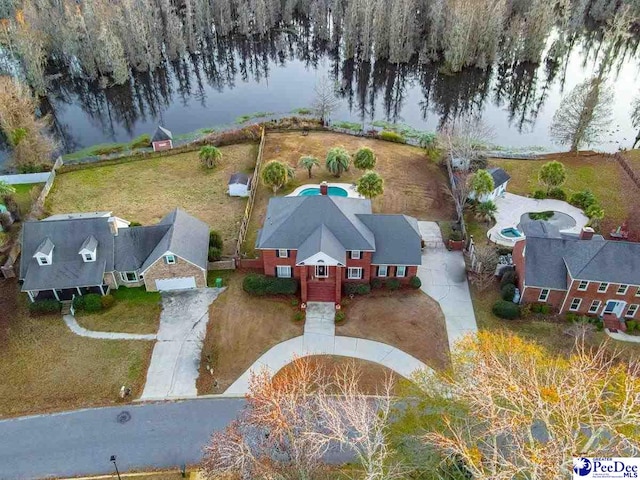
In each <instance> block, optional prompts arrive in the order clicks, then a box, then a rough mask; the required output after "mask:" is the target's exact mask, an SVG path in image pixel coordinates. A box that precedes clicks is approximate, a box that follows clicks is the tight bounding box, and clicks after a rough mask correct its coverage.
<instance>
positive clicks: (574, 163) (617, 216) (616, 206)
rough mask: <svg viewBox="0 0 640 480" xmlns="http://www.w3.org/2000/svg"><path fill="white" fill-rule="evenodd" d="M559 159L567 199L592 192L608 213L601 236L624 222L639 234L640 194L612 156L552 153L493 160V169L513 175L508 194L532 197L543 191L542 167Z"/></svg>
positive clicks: (586, 153)
mask: <svg viewBox="0 0 640 480" xmlns="http://www.w3.org/2000/svg"><path fill="white" fill-rule="evenodd" d="M550 160H558V161H560V162H562V163H563V164H564V165H565V167H566V169H567V181H566V183H565V184H564V185H563V187H562V188H563V189H564V190H565V191H566V193H567V196H570V195H571V194H572V193H574V192H577V191H580V190H587V189H588V190H591V191H592V192H593V193H594V194H595V196H596V197H597V198H598V200H599V201H600V203H601V205H602V208H603V209H604V212H605V218H604V220H602V222H601V231H602V233H605V234H606V233H608V232H610V231H611V230H615V229H616V228H617V227H618V226H620V225H621V224H622V222H624V221H625V220H628V221H629V225H630V227H631V230H632V233H635V234H636V235H638V234H640V218H639V217H638V215H637V212H639V211H640V191H639V189H638V188H637V187H636V186H635V184H633V182H632V181H631V179H630V177H629V176H628V175H627V173H626V172H625V171H624V170H623V169H622V168H621V167H620V165H619V164H618V163H617V162H616V161H615V160H614V159H613V158H611V157H608V156H603V155H597V154H594V153H592V152H584V153H581V154H580V155H579V156H576V155H575V154H550V155H545V157H544V158H543V159H541V160H503V159H500V160H498V159H491V161H490V163H491V165H492V166H497V167H502V168H503V169H504V170H506V171H507V173H509V175H511V180H510V181H509V185H508V187H507V191H508V192H511V193H515V194H518V195H525V196H526V195H531V194H532V193H533V191H534V190H536V189H539V188H541V187H540V185H539V183H538V171H539V170H540V167H541V166H542V165H543V164H544V163H546V162H548V161H550Z"/></svg>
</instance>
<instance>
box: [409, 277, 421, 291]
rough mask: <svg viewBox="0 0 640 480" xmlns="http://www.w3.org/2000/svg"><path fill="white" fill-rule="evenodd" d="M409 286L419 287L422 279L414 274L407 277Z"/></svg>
mask: <svg viewBox="0 0 640 480" xmlns="http://www.w3.org/2000/svg"><path fill="white" fill-rule="evenodd" d="M409 286H410V287H411V288H416V289H417V288H420V287H421V286H422V280H420V279H419V278H418V277H416V276H415V275H414V276H413V277H411V278H410V279H409Z"/></svg>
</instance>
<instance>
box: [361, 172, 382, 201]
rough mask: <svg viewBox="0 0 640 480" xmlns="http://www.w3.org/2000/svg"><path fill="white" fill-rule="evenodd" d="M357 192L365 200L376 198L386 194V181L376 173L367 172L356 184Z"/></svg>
mask: <svg viewBox="0 0 640 480" xmlns="http://www.w3.org/2000/svg"><path fill="white" fill-rule="evenodd" d="M356 191H357V192H358V193H359V194H360V195H362V196H363V197H365V198H374V197H377V196H378V195H382V194H383V193H384V180H383V179H382V177H381V176H380V175H378V174H377V173H376V172H367V173H365V174H364V175H362V177H360V178H359V179H358V181H357V182H356Z"/></svg>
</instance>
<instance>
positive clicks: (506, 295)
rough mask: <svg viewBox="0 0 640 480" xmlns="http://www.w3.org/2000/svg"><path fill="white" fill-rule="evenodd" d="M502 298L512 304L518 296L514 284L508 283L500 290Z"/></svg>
mask: <svg viewBox="0 0 640 480" xmlns="http://www.w3.org/2000/svg"><path fill="white" fill-rule="evenodd" d="M500 296H501V297H502V299H503V300H506V301H507V302H512V301H513V297H515V296H516V286H515V285H514V284H513V283H507V284H506V285H504V286H503V287H502V288H501V289H500Z"/></svg>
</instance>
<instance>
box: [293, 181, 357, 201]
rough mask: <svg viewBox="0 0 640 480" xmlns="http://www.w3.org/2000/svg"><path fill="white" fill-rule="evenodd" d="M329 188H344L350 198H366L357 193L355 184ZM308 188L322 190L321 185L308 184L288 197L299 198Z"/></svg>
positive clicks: (301, 186) (329, 184)
mask: <svg viewBox="0 0 640 480" xmlns="http://www.w3.org/2000/svg"><path fill="white" fill-rule="evenodd" d="M327 186H329V187H338V188H342V189H343V190H345V191H346V192H347V197H348V198H364V197H363V196H362V195H360V194H359V193H358V192H356V185H355V184H354V183H328V184H327ZM307 188H320V184H319V183H307V184H304V185H300V186H299V187H298V188H296V189H295V190H294V191H293V192H291V193H290V194H289V195H287V197H297V196H299V195H300V192H302V191H303V190H306V189H307Z"/></svg>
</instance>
